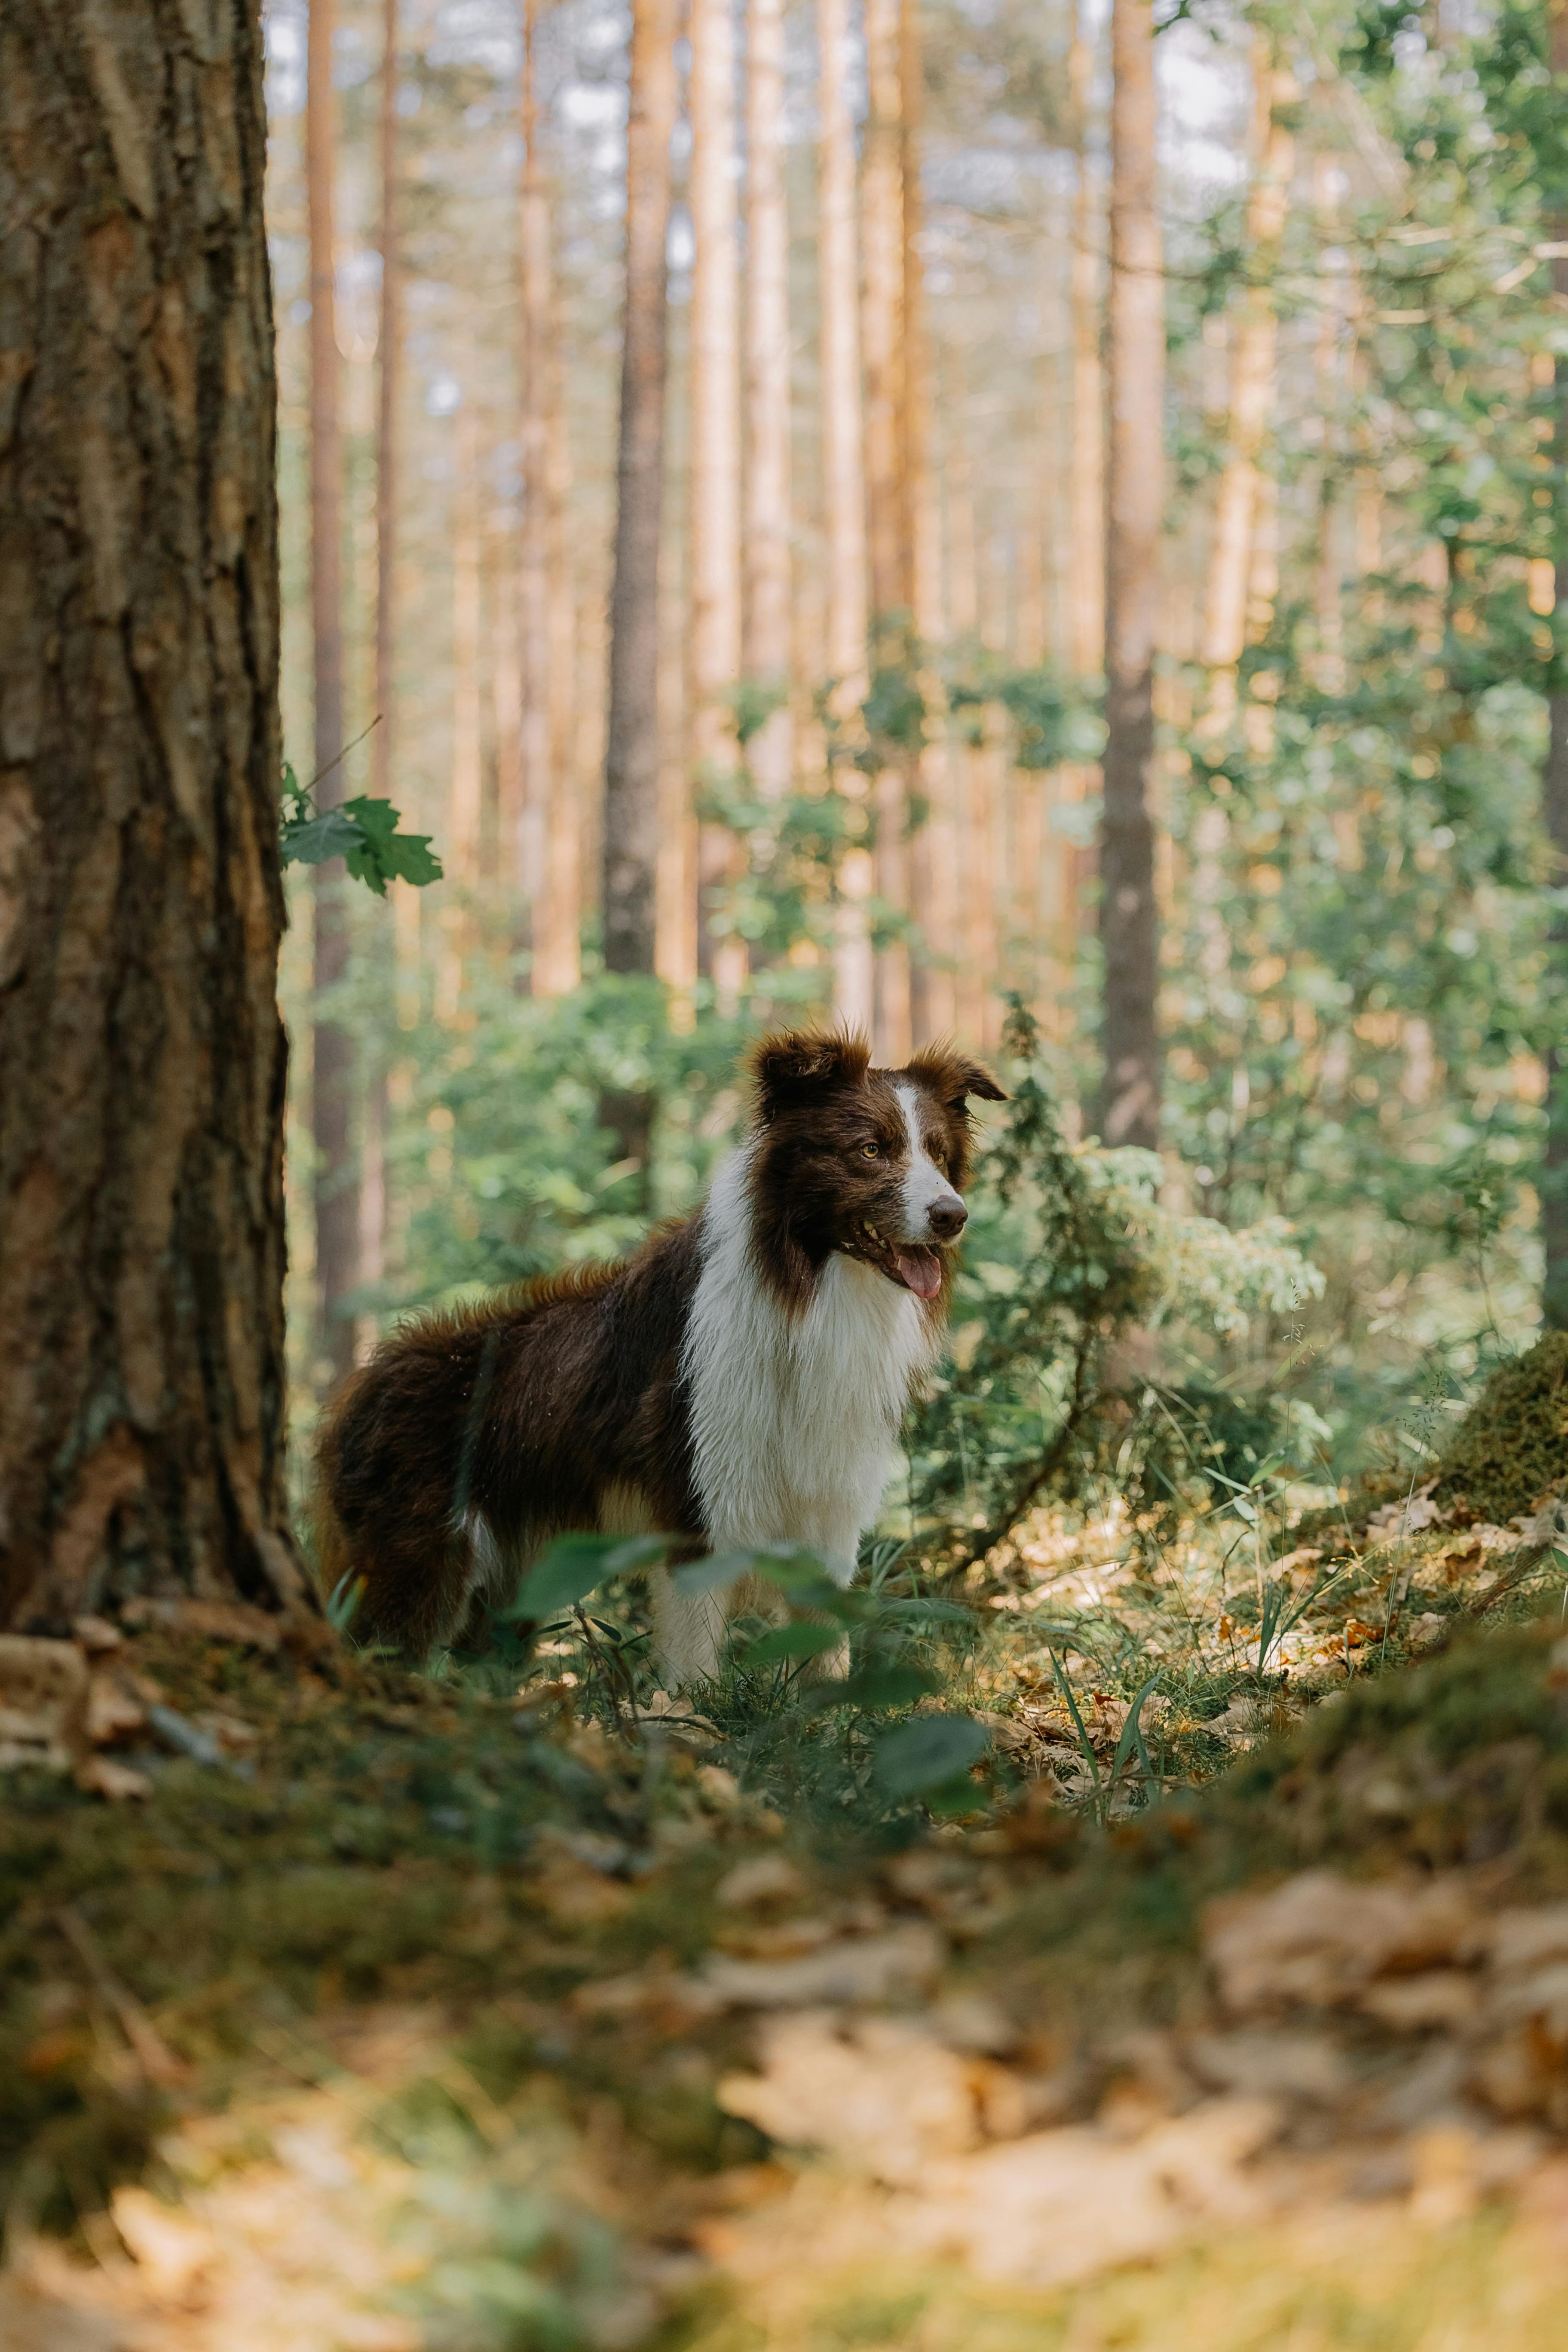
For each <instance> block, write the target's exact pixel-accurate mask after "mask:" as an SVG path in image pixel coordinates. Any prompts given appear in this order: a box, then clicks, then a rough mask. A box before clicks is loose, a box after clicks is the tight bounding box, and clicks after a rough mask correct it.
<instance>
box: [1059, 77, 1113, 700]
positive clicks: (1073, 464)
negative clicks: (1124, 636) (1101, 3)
mask: <svg viewBox="0 0 1568 2352" xmlns="http://www.w3.org/2000/svg"><path fill="white" fill-rule="evenodd" d="M1093 71H1094V52H1093V50H1092V49H1091V48H1090V47H1089V42H1088V41H1087V40H1086V39H1085V38H1084V37H1083V34H1082V32H1081V31H1079V33H1078V34H1077V35H1076V36H1075V37H1074V40H1073V44H1072V50H1071V57H1070V78H1071V83H1072V103H1073V150H1074V173H1075V176H1074V185H1073V240H1072V273H1071V279H1070V285H1069V305H1070V309H1071V312H1072V441H1071V446H1070V453H1069V457H1068V475H1069V481H1068V520H1069V523H1070V526H1071V535H1072V547H1071V554H1070V564H1069V573H1068V576H1069V579H1070V581H1071V583H1072V600H1071V606H1070V620H1069V625H1068V653H1069V658H1070V660H1071V663H1072V669H1073V675H1074V677H1080V678H1090V677H1099V675H1100V666H1101V664H1102V663H1103V662H1104V659H1105V385H1104V381H1103V376H1102V372H1101V368H1100V254H1099V250H1098V246H1099V239H1098V237H1097V235H1096V222H1095V205H1094V181H1093V177H1092V175H1091V173H1090V171H1089V83H1090V79H1091V78H1092V75H1093Z"/></svg>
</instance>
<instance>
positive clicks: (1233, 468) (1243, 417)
mask: <svg viewBox="0 0 1568 2352" xmlns="http://www.w3.org/2000/svg"><path fill="white" fill-rule="evenodd" d="M1253 39H1254V52H1253V75H1254V82H1253V89H1254V107H1253V134H1252V144H1253V159H1254V160H1253V176H1252V187H1251V191H1250V194H1249V195H1248V199H1247V273H1248V284H1247V290H1246V293H1245V295H1244V297H1243V299H1242V302H1241V305H1240V310H1239V315H1238V318H1237V326H1236V331H1235V336H1234V339H1233V341H1232V345H1231V383H1230V418H1229V431H1228V440H1229V449H1228V453H1227V455H1226V463H1225V469H1224V471H1223V472H1222V474H1221V475H1220V480H1219V491H1218V495H1217V497H1216V499H1215V527H1214V543H1213V546H1212V548H1211V550H1210V553H1209V562H1208V583H1207V595H1206V599H1205V614H1204V632H1203V643H1202V647H1201V652H1200V658H1201V659H1202V661H1203V662H1204V664H1205V667H1206V668H1207V669H1208V670H1209V672H1210V674H1211V675H1210V679H1209V708H1208V710H1207V712H1206V714H1205V728H1206V729H1207V730H1208V731H1210V732H1211V733H1219V732H1222V731H1223V730H1224V729H1225V727H1226V725H1227V724H1228V723H1229V720H1230V718H1231V714H1232V712H1233V711H1234V709H1235V708H1236V668H1237V663H1238V662H1239V661H1240V659H1241V655H1242V648H1243V647H1244V646H1245V645H1246V643H1247V595H1248V583H1249V579H1250V576H1251V572H1252V568H1253V563H1254V557H1255V550H1256V545H1257V542H1258V535H1259V534H1258V525H1259V520H1260V517H1261V516H1262V515H1263V512H1264V509H1265V506H1266V500H1265V499H1264V497H1263V485H1262V476H1261V473H1260V470H1259V458H1260V457H1261V454H1262V450H1263V444H1264V440H1265V436H1266V435H1267V432H1268V412H1269V407H1270V404H1271V401H1272V398H1273V392H1274V358H1275V347H1276V343H1277V341H1278V333H1279V330H1278V321H1277V318H1276V313H1275V303H1274V289H1273V284H1272V271H1273V268H1274V265H1275V261H1276V259H1277V257H1278V252H1279V236H1280V232H1281V230H1282V229H1283V227H1284V224H1285V207H1286V204H1287V202H1288V200H1289V193H1290V177H1291V173H1292V170H1293V167H1294V162H1295V141H1294V139H1293V137H1292V136H1291V133H1290V131H1289V128H1288V126H1287V124H1286V123H1285V122H1284V121H1283V120H1282V119H1281V117H1280V115H1279V106H1280V104H1281V103H1282V101H1284V100H1287V99H1289V98H1290V97H1292V96H1293V95H1294V84H1293V83H1292V82H1291V80H1290V78H1289V75H1288V74H1285V73H1283V72H1281V70H1280V69H1279V66H1278V64H1277V63H1276V60H1275V57H1274V44H1273V40H1272V37H1271V36H1269V35H1268V34H1266V33H1255V34H1254V36H1253Z"/></svg>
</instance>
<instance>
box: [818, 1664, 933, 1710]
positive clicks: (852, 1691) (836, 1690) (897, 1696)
mask: <svg viewBox="0 0 1568 2352" xmlns="http://www.w3.org/2000/svg"><path fill="white" fill-rule="evenodd" d="M938 1688H940V1685H939V1683H938V1681H937V1678H936V1676H935V1675H927V1674H922V1673H921V1670H920V1668H919V1667H918V1666H870V1667H868V1669H867V1670H866V1672H865V1673H864V1674H859V1675H849V1676H848V1678H847V1680H846V1681H844V1682H841V1683H825V1684H824V1685H822V1687H821V1688H820V1689H819V1690H815V1691H813V1692H812V1694H811V1696H810V1697H809V1698H808V1699H807V1700H806V1703H805V1711H806V1713H807V1714H808V1715H826V1714H827V1713H828V1711H829V1709H830V1708H833V1707H836V1706H855V1707H858V1708H860V1709H861V1711H862V1712H863V1713H864V1714H867V1715H886V1714H889V1713H890V1712H891V1711H892V1709H893V1708H895V1707H900V1706H913V1705H914V1703H915V1701H916V1699H917V1698H924V1697H925V1696H926V1694H927V1692H928V1691H933V1690H936V1689H938Z"/></svg>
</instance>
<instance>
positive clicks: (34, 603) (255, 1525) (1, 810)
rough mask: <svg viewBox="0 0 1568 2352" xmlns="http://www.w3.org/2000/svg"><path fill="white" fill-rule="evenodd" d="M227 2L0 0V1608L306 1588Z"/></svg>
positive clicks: (254, 300) (242, 125) (45, 1610)
mask: <svg viewBox="0 0 1568 2352" xmlns="http://www.w3.org/2000/svg"><path fill="white" fill-rule="evenodd" d="M266 139H267V125H266V116H265V112H264V107H263V99H262V55H261V38H260V33H259V29H258V24H257V20H256V16H255V14H254V12H253V11H252V10H251V9H249V8H233V9H229V10H226V11H223V12H221V13H220V14H219V15H218V16H215V17H214V18H213V19H212V22H211V24H210V26H207V27H206V29H205V31H204V33H203V35H202V37H201V38H200V39H197V38H196V37H195V35H194V34H187V33H186V32H185V30H184V19H183V18H182V17H181V16H180V15H179V14H178V12H176V11H172V10H169V9H167V8H166V7H163V6H162V5H157V0H119V5H115V6H112V7H110V6H109V5H104V0H78V5H72V6H70V7H48V8H45V7H34V8H17V7H11V8H8V9H5V10H0V318H4V319H5V322H6V323H5V351H6V361H7V364H6V366H5V369H4V370H3V371H0V645H3V646H4V649H5V650H4V659H3V661H0V1329H4V1331H5V1362H4V1369H3V1370H0V1625H5V1626H6V1627H8V1628H12V1629H15V1630H18V1631H22V1632H30V1633H63V1632H65V1631H67V1630H68V1626H69V1623H70V1621H71V1620H72V1618H73V1617H75V1616H77V1615H79V1614H80V1613H81V1612H84V1611H88V1610H96V1609H100V1608H103V1607H105V1606H112V1605H113V1604H114V1602H115V1601H118V1600H120V1599H121V1598H122V1597H124V1596H125V1595H127V1594H129V1593H131V1592H136V1591H167V1592H178V1591H195V1592H197V1593H201V1594H206V1595H211V1596H215V1597H216V1596H219V1595H222V1594H225V1593H227V1594H229V1595H231V1596H232V1595H233V1593H234V1592H235V1591H239V1592H241V1593H243V1594H245V1595H247V1597H249V1598H251V1599H253V1600H258V1601H263V1602H266V1603H268V1604H271V1605H277V1604H278V1603H282V1604H284V1605H285V1606H289V1607H294V1606H301V1605H303V1586H302V1583H301V1580H300V1572H299V1569H298V1566H297V1563H296V1560H295V1557H294V1553H293V1549H292V1546H291V1542H290V1538H289V1519H288V1511H287V1505H286V1497H285V1488H284V1444H285V1423H284V1393H283V1384H284V1346H283V1301H282V1278H283V1254H284V1241H283V1189H282V1153H283V1093H284V1070H285V1045H284V1038H283V1032H282V1027H281V1024H280V1023H279V1017H278V1007H277V1000H276V980H277V964H278V945H279V937H280V934H281V931H282V928H283V894H282V888H281V883H280V877H279V857H278V782H279V761H280V756H281V755H280V746H279V727H278V707H277V688H278V519H277V499H276V491H275V488H274V457H275V448H274V429H275V407H276V394H275V383H274V377H273V330H272V311H271V299H270V291H269V287H268V265H267V242H266V236H265V229H264V223H263V215H262V181H263V173H264V170H265V163H266Z"/></svg>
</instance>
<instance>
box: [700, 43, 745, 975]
mask: <svg viewBox="0 0 1568 2352" xmlns="http://www.w3.org/2000/svg"><path fill="white" fill-rule="evenodd" d="M689 25H690V36H691V87H690V108H691V231H692V236H693V239H694V241H695V245H696V256H695V259H694V262H693V266H692V276H691V633H690V641H689V652H690V694H689V704H688V709H689V728H690V757H691V767H692V771H693V773H694V775H695V778H696V782H697V785H698V789H699V790H702V789H703V788H704V787H705V786H706V785H708V784H710V782H713V781H714V780H715V779H717V778H720V777H721V776H723V775H724V774H726V773H727V772H728V771H729V770H730V769H731V768H732V767H733V765H734V760H735V735H734V724H733V713H732V706H731V700H730V698H731V695H732V693H733V691H734V688H735V687H736V686H737V685H738V684H739V682H740V677H741V341H740V285H741V281H740V253H739V243H738V233H739V219H738V215H737V210H736V202H735V32H734V16H733V10H732V6H731V0H691V5H690V12H689ZM736 851H737V845H736V842H735V840H734V836H733V835H731V834H730V833H729V832H727V831H726V829H725V828H724V827H723V826H722V825H714V824H706V825H704V826H703V827H702V830H701V834H700V844H699V850H698V875H699V891H700V901H701V905H700V917H699V925H698V957H699V962H700V966H701V968H702V969H703V970H704V971H711V972H712V974H713V977H714V980H715V982H716V983H717V985H718V989H719V992H720V995H721V999H723V1000H725V1001H727V1002H731V1003H732V1001H733V999H734V996H735V993H736V991H737V987H738V983H739V982H740V980H741V979H742V977H743V975H744V971H745V948H744V943H743V941H742V940H741V939H740V938H739V937H738V935H736V934H733V933H731V932H729V931H728V930H727V929H726V928H725V927H724V923H723V918H722V916H721V914H720V913H719V912H718V910H717V909H716V908H714V906H713V905H712V901H713V900H714V899H715V898H722V896H723V892H724V887H725V885H726V883H727V882H729V881H731V880H732V879H733V877H734V873H735V869H736V865H737V856H736Z"/></svg>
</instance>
